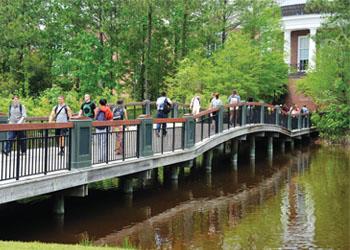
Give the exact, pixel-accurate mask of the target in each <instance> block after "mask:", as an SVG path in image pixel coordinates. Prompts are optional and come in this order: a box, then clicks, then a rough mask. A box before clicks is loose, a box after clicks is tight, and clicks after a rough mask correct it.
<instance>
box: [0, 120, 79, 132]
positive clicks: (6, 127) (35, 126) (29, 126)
mask: <svg viewBox="0 0 350 250" xmlns="http://www.w3.org/2000/svg"><path fill="white" fill-rule="evenodd" d="M73 127H74V124H73V122H62V123H23V124H0V132H8V131H27V130H46V129H64V128H73Z"/></svg>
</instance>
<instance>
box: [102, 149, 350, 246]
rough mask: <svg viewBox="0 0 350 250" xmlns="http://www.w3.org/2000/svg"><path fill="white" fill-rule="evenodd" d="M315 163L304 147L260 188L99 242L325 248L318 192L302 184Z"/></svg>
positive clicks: (182, 209) (184, 206)
mask: <svg viewBox="0 0 350 250" xmlns="http://www.w3.org/2000/svg"><path fill="white" fill-rule="evenodd" d="M291 159H292V160H291ZM309 163H310V150H309V149H308V148H302V150H299V151H296V152H295V155H294V156H293V157H292V158H290V162H289V163H288V164H287V165H286V166H283V167H280V168H278V170H274V171H275V172H274V174H273V175H271V176H270V177H268V178H264V177H262V178H260V182H259V183H257V184H255V185H251V184H250V185H246V184H244V183H241V188H240V189H239V190H238V191H237V192H236V193H234V194H226V195H223V194H224V192H223V190H221V192H220V191H218V192H217V194H218V195H221V196H220V197H215V198H212V199H192V200H190V201H187V202H184V203H181V204H180V205H178V206H176V207H174V208H172V209H169V210H166V211H164V212H163V213H161V214H158V215H156V216H153V217H151V218H149V219H148V220H145V221H143V222H141V223H138V224H136V225H133V226H130V227H128V228H125V229H123V230H120V231H118V232H114V233H111V234H109V235H107V236H105V237H101V238H100V239H98V240H97V241H96V243H97V244H112V245H120V244H121V243H122V241H123V240H124V239H125V237H127V238H129V240H130V241H131V242H132V243H133V244H134V245H135V246H137V247H138V248H142V249H197V248H201V249H234V248H257V249H260V248H263V247H268V248H270V247H271V248H273V247H276V248H287V249H291V248H303V249H305V248H316V247H320V245H318V244H317V240H316V228H317V225H316V211H315V209H316V204H315V200H314V194H313V189H312V187H311V185H309V184H308V183H307V182H303V181H300V178H303V177H305V176H306V175H307V173H308V171H309V169H308V168H309ZM253 170H254V171H253ZM249 173H250V174H249V175H250V177H254V176H255V161H254V163H253V162H250V168H249ZM231 175H232V183H233V184H236V183H238V182H239V172H237V171H232V172H231ZM259 177H261V176H259ZM307 177H308V176H307ZM211 179H212V175H208V174H207V175H206V183H207V185H208V184H209V185H208V187H209V188H212V187H213V184H212V181H211ZM343 216H346V215H343ZM348 219H349V217H348V216H347V217H346V218H345V220H346V221H348ZM323 230H324V229H323ZM342 244H344V242H343V243H342ZM327 246H331V245H327Z"/></svg>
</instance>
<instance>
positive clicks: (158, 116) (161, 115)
mask: <svg viewBox="0 0 350 250" xmlns="http://www.w3.org/2000/svg"><path fill="white" fill-rule="evenodd" d="M157 118H168V114H164V113H163V111H159V110H158V113H157ZM161 125H162V132H163V135H165V134H166V123H162V124H161V123H158V124H157V132H158V133H159V132H160V126H161Z"/></svg>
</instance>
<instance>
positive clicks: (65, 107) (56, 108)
mask: <svg viewBox="0 0 350 250" xmlns="http://www.w3.org/2000/svg"><path fill="white" fill-rule="evenodd" d="M62 109H64V110H65V111H66V116H67V121H68V120H69V116H68V108H67V106H66V105H64V106H63V107H62V108H61V109H60V110H59V111H58V113H57V110H58V105H56V107H55V121H56V119H57V116H58V115H59V114H60V113H61V111H62Z"/></svg>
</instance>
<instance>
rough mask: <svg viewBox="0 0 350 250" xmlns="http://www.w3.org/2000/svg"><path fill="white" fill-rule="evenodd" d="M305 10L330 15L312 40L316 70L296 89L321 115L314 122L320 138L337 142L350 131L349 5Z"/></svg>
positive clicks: (315, 4) (316, 3) (338, 1)
mask: <svg viewBox="0 0 350 250" xmlns="http://www.w3.org/2000/svg"><path fill="white" fill-rule="evenodd" d="M308 8H310V9H313V10H315V9H316V10H318V11H321V12H326V13H330V14H331V15H329V17H328V18H327V20H326V22H325V23H324V24H323V25H322V27H321V29H320V30H319V31H318V33H317V37H315V38H314V39H316V41H317V45H318V48H317V58H316V65H317V67H316V69H315V70H313V71H310V72H309V73H308V74H307V76H306V78H304V79H303V80H302V81H300V84H299V88H300V89H301V90H302V91H303V92H305V93H306V94H308V95H310V96H311V97H313V99H314V100H315V101H316V103H317V104H318V105H319V111H321V112H325V114H324V115H323V116H321V117H319V116H317V118H316V119H315V123H316V126H317V127H318V128H319V129H320V132H321V135H322V136H323V137H325V138H327V139H330V140H331V141H339V140H341V138H342V137H343V136H345V135H346V134H348V133H349V129H350V119H349V115H350V110H349V104H350V103H349V100H350V71H349V68H350V12H349V11H348V10H349V8H350V2H349V1H343V0H335V1H320V0H313V1H311V2H310V4H309V6H308Z"/></svg>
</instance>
